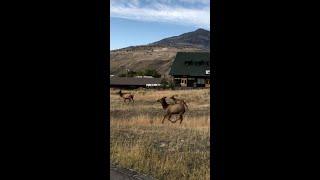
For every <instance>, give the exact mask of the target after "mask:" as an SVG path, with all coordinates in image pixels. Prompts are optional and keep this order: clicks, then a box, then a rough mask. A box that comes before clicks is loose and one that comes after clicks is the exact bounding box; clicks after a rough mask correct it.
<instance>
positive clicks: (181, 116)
mask: <svg viewBox="0 0 320 180" xmlns="http://www.w3.org/2000/svg"><path fill="white" fill-rule="evenodd" d="M182 121H183V114H180V124H181V123H182Z"/></svg>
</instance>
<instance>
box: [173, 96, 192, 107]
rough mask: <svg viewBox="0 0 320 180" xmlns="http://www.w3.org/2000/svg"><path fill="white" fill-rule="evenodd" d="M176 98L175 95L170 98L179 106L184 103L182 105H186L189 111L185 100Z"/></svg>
mask: <svg viewBox="0 0 320 180" xmlns="http://www.w3.org/2000/svg"><path fill="white" fill-rule="evenodd" d="M174 96H175V95H172V96H171V97H170V99H172V100H173V101H174V103H175V104H177V103H182V104H184V105H185V106H186V108H187V109H189V107H188V105H187V103H186V102H185V101H184V100H183V99H178V98H176V97H174Z"/></svg>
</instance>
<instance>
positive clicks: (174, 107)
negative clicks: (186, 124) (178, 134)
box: [157, 97, 186, 124]
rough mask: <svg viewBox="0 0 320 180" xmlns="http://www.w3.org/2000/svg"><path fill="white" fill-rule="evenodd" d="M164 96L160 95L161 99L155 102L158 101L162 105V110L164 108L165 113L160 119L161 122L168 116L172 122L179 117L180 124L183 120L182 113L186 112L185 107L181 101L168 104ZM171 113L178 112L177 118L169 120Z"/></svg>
mask: <svg viewBox="0 0 320 180" xmlns="http://www.w3.org/2000/svg"><path fill="white" fill-rule="evenodd" d="M166 98H167V97H162V98H161V99H158V100H157V102H160V103H161V105H162V108H163V109H164V110H166V114H165V115H164V117H163V119H162V124H163V123H164V120H165V119H166V118H167V117H168V120H169V121H170V122H172V123H175V122H177V120H179V119H180V124H181V123H182V121H183V114H184V113H185V112H186V109H185V107H184V104H183V103H177V104H168V103H167V102H166ZM173 114H178V115H179V119H177V120H175V121H171V116H172V115H173Z"/></svg>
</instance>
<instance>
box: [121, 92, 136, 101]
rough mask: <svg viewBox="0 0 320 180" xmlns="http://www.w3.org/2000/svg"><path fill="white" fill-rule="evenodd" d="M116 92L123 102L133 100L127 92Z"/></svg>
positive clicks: (131, 95)
mask: <svg viewBox="0 0 320 180" xmlns="http://www.w3.org/2000/svg"><path fill="white" fill-rule="evenodd" d="M118 94H119V95H120V97H122V98H123V102H126V101H127V100H129V102H131V101H132V102H134V100H133V94H129V93H122V91H121V90H120V91H119V92H118Z"/></svg>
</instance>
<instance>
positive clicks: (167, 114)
mask: <svg viewBox="0 0 320 180" xmlns="http://www.w3.org/2000/svg"><path fill="white" fill-rule="evenodd" d="M167 115H168V114H166V115H164V117H163V119H162V124H163V123H164V120H165V119H166V117H167Z"/></svg>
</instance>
